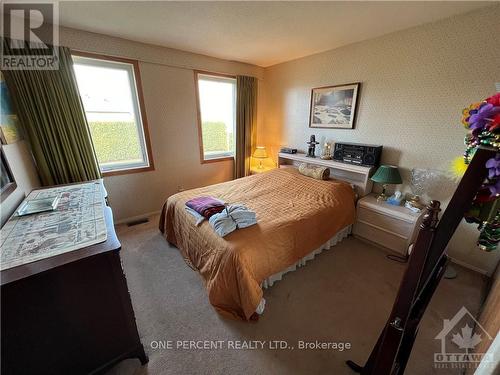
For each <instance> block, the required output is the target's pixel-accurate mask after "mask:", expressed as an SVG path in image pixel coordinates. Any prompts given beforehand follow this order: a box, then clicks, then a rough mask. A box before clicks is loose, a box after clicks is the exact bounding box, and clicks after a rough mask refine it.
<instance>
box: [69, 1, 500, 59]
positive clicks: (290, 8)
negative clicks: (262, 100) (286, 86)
mask: <svg viewBox="0 0 500 375" xmlns="http://www.w3.org/2000/svg"><path fill="white" fill-rule="evenodd" d="M487 4H488V3H487V2H476V1H470V2H454V1H445V2H408V1H400V2H312V1H311V2H307V1H306V2H252V1H246V2H187V1H186V2H164V1H63V2H61V3H60V23H61V24H62V25H63V26H68V27H73V28H76V29H81V30H87V31H92V32H96V33H102V34H107V35H112V36H116V37H121V38H125V39H130V40H134V41H139V42H144V43H150V44H156V45H160V46H165V47H170V48H177V49H181V50H185V51H190V52H196V53H201V54H205V55H209V56H214V57H219V58H223V59H227V60H235V61H240V62H246V63H250V64H255V65H260V66H264V67H265V66H270V65H274V64H277V63H280V62H284V61H288V60H293V59H296V58H299V57H303V56H307V55H311V54H314V53H318V52H322V51H326V50H329V49H333V48H337V47H340V46H343V45H346V44H351V43H355V42H359V41H361V40H366V39H370V38H374V37H377V36H381V35H384V34H387V33H391V32H394V31H397V30H402V29H406V28H409V27H412V26H416V25H420V24H423V23H427V22H432V21H436V20H438V19H442V18H446V17H450V16H453V15H456V14H460V13H464V12H467V11H470V10H473V9H475V8H480V7H483V6H485V5H487ZM489 4H491V3H489Z"/></svg>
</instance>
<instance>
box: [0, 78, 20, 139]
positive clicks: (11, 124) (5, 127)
mask: <svg viewBox="0 0 500 375" xmlns="http://www.w3.org/2000/svg"><path fill="white" fill-rule="evenodd" d="M21 139H23V136H22V134H21V130H20V128H19V119H18V117H17V114H16V113H15V111H14V108H13V107H12V102H11V99H10V94H9V90H8V88H7V85H6V83H5V80H4V79H3V75H2V73H1V72H0V141H1V142H2V144H4V145H6V144H11V143H15V142H18V141H20V140H21Z"/></svg>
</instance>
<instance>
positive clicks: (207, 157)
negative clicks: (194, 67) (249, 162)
mask: <svg viewBox="0 0 500 375" xmlns="http://www.w3.org/2000/svg"><path fill="white" fill-rule="evenodd" d="M200 78H201V79H203V80H206V81H214V82H230V83H232V84H234V86H233V135H234V138H235V139H234V144H235V147H236V95H237V91H236V90H237V88H236V76H233V75H227V74H220V73H210V72H203V71H195V89H196V105H197V111H198V139H199V143H200V161H201V163H202V164H203V163H210V162H217V161H224V160H234V157H235V152H236V150H235V151H228V152H212V153H208V154H206V153H205V149H204V147H203V127H202V117H201V105H200V88H199V84H198V82H199V80H200Z"/></svg>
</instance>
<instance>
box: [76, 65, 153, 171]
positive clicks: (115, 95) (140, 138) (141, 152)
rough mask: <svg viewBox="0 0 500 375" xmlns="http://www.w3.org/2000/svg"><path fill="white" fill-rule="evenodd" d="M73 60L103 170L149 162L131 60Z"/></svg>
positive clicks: (98, 158) (143, 164) (142, 165)
mask: <svg viewBox="0 0 500 375" xmlns="http://www.w3.org/2000/svg"><path fill="white" fill-rule="evenodd" d="M74 61H75V65H74V69H75V74H76V78H77V82H78V89H79V90H80V96H81V98H82V101H83V106H84V108H85V113H86V115H87V121H88V123H89V127H90V132H91V134H92V141H93V143H94V147H95V150H96V154H97V160H98V161H99V165H100V167H101V170H103V171H110V170H119V169H128V168H137V167H144V166H148V160H147V152H146V147H145V143H144V133H143V127H142V122H141V117H140V112H139V105H138V100H137V94H136V88H135V81H134V74H133V66H132V64H125V63H120V62H113V61H104V60H96V59H90V58H82V57H75V58H74Z"/></svg>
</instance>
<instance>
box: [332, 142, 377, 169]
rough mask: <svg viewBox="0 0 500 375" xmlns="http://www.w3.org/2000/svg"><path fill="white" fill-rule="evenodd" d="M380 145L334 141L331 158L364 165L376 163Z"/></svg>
mask: <svg viewBox="0 0 500 375" xmlns="http://www.w3.org/2000/svg"><path fill="white" fill-rule="evenodd" d="M381 154H382V146H376V145H364V144H358V143H335V148H334V150H333V160H337V161H341V162H344V163H349V164H358V165H365V166H369V167H371V166H374V165H378V163H379V162H380V155H381Z"/></svg>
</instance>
